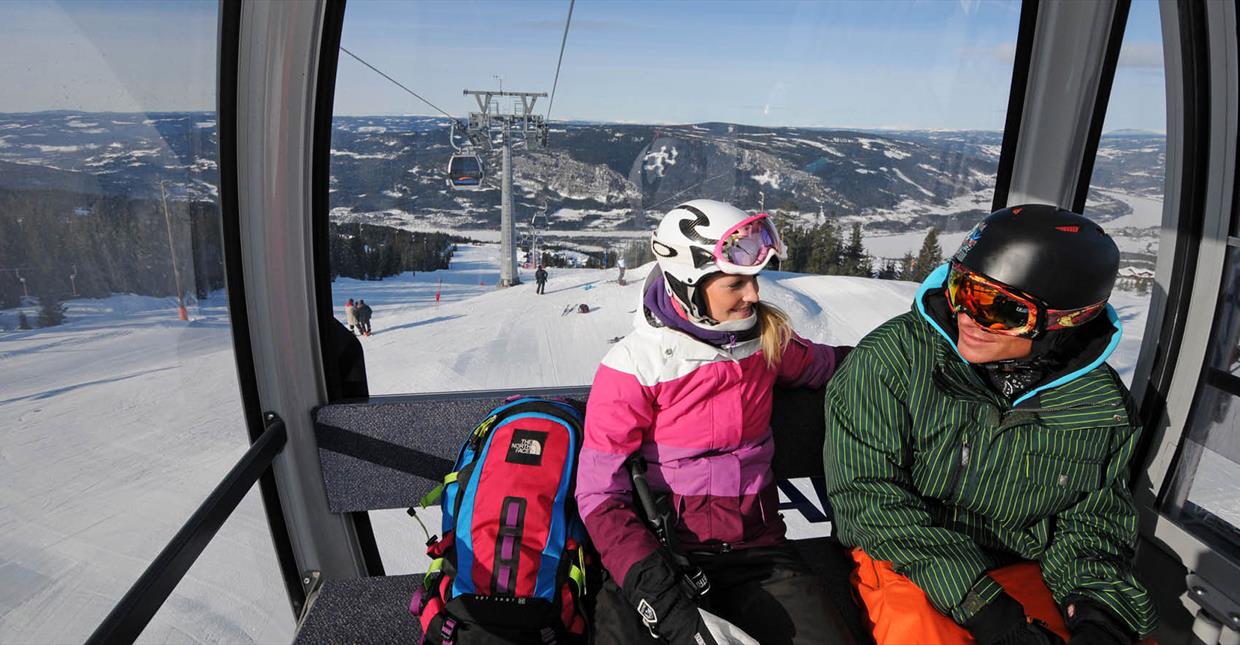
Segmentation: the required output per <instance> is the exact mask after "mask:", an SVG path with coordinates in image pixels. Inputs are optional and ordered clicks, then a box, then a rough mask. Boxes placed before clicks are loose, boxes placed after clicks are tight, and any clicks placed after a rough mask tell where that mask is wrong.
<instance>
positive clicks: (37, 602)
mask: <svg viewBox="0 0 1240 645" xmlns="http://www.w3.org/2000/svg"><path fill="white" fill-rule="evenodd" d="M497 255H498V247H496V246H493V245H481V246H465V247H461V248H460V249H459V250H458V253H457V254H456V256H455V257H454V259H453V264H452V268H451V269H450V270H448V271H439V272H430V273H419V274H417V275H412V276H411V275H409V274H405V275H402V276H399V277H397V278H396V279H389V280H385V281H381V282H372V281H355V280H347V279H339V280H337V281H336V282H335V283H334V284H333V290H334V298H333V299H334V301H335V305H336V307H337V311H338V312H340V307H341V305H342V303H343V302H344V300H345V299H346V298H350V297H352V298H364V299H365V300H366V301H367V302H368V303H369V304H371V305H372V307H373V308H374V310H375V315H374V319H373V328H374V330H375V333H374V335H373V336H371V337H368V338H363V339H361V340H362V342H363V346H364V348H365V351H366V363H367V368H368V374H369V378H370V386H371V390H372V393H376V394H378V393H410V392H418V393H423V392H435V391H449V390H467V389H476V388H507V387H525V386H553V385H584V384H588V383H589V382H590V380H591V379H592V376H593V373H594V369H595V367H596V365H597V363H598V361H599V359H600V358H601V357H602V356H603V354H604V353H605V352H606V351H607V349H608V348H609V347H610V346H611V345H610V344H609V341H610V340H611V339H613V338H616V337H618V336H622V335H624V334H626V333H628V331H629V329H630V327H631V320H632V317H633V315H634V312H635V310H636V307H637V302H638V297H639V292H638V290H639V282H640V278H642V277H644V276H645V273H646V271H647V270H648V269H649V267H641V268H636V269H633V270H631V271H630V273H629V276H630V278H631V279H632V282H630V284H628V285H627V286H623V287H622V286H620V285H619V284H617V283H616V282H615V272H614V270H613V271H605V270H567V269H565V270H553V271H552V273H551V277H550V281H549V282H548V284H547V293H546V294H545V295H542V296H538V295H536V294H535V293H534V287H533V285H532V284H524V285H520V286H517V287H514V288H511V289H505V290H496V289H495V287H494V285H495V282H496V280H497V279H498V277H499V270H498V262H497ZM523 279H525V280H529V276H528V275H525V274H523ZM761 285H762V295H763V297H764V298H765V299H767V300H770V301H772V302H775V303H776V304H778V305H780V306H782V307H783V308H785V309H786V310H787V311H788V312H789V313H790V314H791V316H792V318H793V321H794V323H795V326H796V328H797V329H798V330H799V331H800V332H801V333H802V334H803V335H805V336H806V337H808V338H810V339H813V340H816V341H821V342H827V343H835V344H853V343H855V342H857V341H858V340H859V339H860V338H861V337H862V336H863V335H864V334H865V333H866V332H867V331H869V330H870V329H872V328H873V327H874V326H876V325H877V324H879V323H880V322H882V321H883V320H885V319H887V318H889V317H891V316H893V315H896V314H899V313H901V312H904V311H906V310H907V309H908V306H909V303H910V301H911V298H912V295H913V293H914V291H915V288H916V285H913V284H910V283H904V282H895V281H878V280H868V279H862V278H842V277H822V276H807V275H797V274H787V273H769V274H764V275H763V279H762V283H761ZM436 292H438V293H439V294H440V301H439V303H438V304H436V302H435V294H436ZM67 304H68V307H69V310H68V321H67V323H66V324H65V325H63V326H60V327H55V328H49V329H45V330H44V329H36V330H27V331H15V332H14V331H10V332H0V364H2V365H3V369H2V370H0V392H3V394H2V395H0V397H2V398H0V417H2V418H4V419H6V420H8V423H5V424H3V425H2V426H0V536H2V537H0V554H3V557H2V559H0V589H3V590H4V592H3V593H0V642H5V643H8V642H22V643H51V642H70V641H80V640H82V639H84V638H85V637H86V636H87V635H88V634H89V633H90V631H91V630H92V629H93V628H94V626H95V625H96V624H97V623H98V622H99V621H100V620H102V618H103V617H104V615H105V614H106V612H107V611H108V609H109V608H110V607H112V606H113V605H114V604H115V603H116V601H117V600H118V599H119V598H120V595H121V594H122V593H123V591H124V590H125V589H126V588H127V587H128V586H129V585H130V584H132V582H133V581H134V580H135V579H136V577H137V576H138V574H139V573H140V572H141V571H142V570H143V568H144V567H145V566H146V565H147V564H148V563H149V562H150V560H151V559H153V558H154V556H155V554H156V553H157V552H158V550H159V549H160V548H161V547H162V546H163V545H164V544H165V543H166V542H167V540H168V539H169V538H170V537H171V536H172V534H173V533H174V532H175V531H176V529H177V528H178V527H179V526H180V525H181V523H182V522H183V521H184V520H185V519H186V518H187V517H188V516H189V514H190V513H191V512H192V510H193V509H194V508H195V507H197V505H198V504H199V503H200V502H201V501H202V499H203V498H204V497H205V496H206V495H207V493H208V492H209V491H210V489H211V488H212V487H213V486H214V485H215V484H216V483H217V482H218V481H219V480H220V478H221V477H222V476H223V474H224V473H225V472H226V471H227V469H228V468H229V467H230V466H231V465H232V464H233V463H234V462H235V461H236V459H237V458H238V457H239V456H240V455H241V453H242V452H243V451H244V448H245V443H246V438H245V429H244V427H243V425H242V415H241V405H240V401H239V395H238V392H237V386H236V367H235V363H234V360H233V355H232V350H231V338H230V335H229V321H228V317H227V311H226V308H225V303H224V301H223V297H222V294H215V295H214V296H213V297H212V298H210V299H208V300H206V301H204V302H203V303H201V304H200V306H198V307H197V308H194V309H192V310H191V317H192V318H193V320H191V321H190V322H189V323H183V322H179V321H177V320H176V319H175V310H174V308H173V306H172V303H171V302H170V301H169V300H166V299H158V298H143V297H137V296H124V295H118V296H113V297H110V298H106V299H102V300H71V301H69V302H68V303H67ZM580 304H585V305H587V306H588V307H589V308H590V312H589V313H585V314H583V313H576V306H577V305H580ZM1116 305H1117V307H1118V308H1119V310H1120V312H1121V315H1122V316H1123V317H1124V320H1125V324H1126V325H1127V326H1128V329H1129V333H1128V334H1127V335H1126V337H1125V339H1124V341H1123V343H1122V345H1121V347H1120V351H1119V353H1118V354H1117V355H1116V360H1115V361H1114V363H1115V364H1116V365H1117V367H1119V368H1120V369H1121V371H1122V372H1123V374H1124V375H1125V378H1130V377H1131V372H1132V364H1133V363H1134V362H1135V359H1136V352H1137V348H1138V347H1139V344H1140V336H1141V333H1142V329H1143V327H1144V318H1145V311H1144V302H1143V301H1141V300H1139V299H1137V298H1135V297H1129V296H1127V295H1124V294H1121V295H1119V296H1118V297H1117V302H1116ZM566 312H567V313H566ZM339 315H340V317H341V318H342V319H343V313H342V312H341V313H339ZM15 316H16V313H15V312H14V311H11V310H10V311H5V312H0V321H2V324H3V325H4V326H6V327H10V328H11V327H12V321H13V319H14V318H15ZM812 498H813V497H812V494H811V499H812ZM374 515H375V528H376V533H377V536H378V539H379V542H380V549H381V552H382V553H383V554H384V557H385V561H386V562H388V563H390V566H388V570H389V572H401V571H412V570H417V569H419V568H420V566H421V565H420V563H419V561H418V560H417V558H416V557H415V554H416V553H417V551H418V548H417V545H419V544H420V543H421V539H419V538H418V537H417V535H418V534H419V529H417V528H416V525H414V524H413V523H412V522H411V521H410V520H409V518H408V517H407V516H405V515H404V513H403V511H397V512H386V513H376V514H374ZM430 519H431V522H432V530H434V528H433V525H434V524H437V521H436V519H435V518H434V517H432V518H430ZM790 525H791V526H792V529H793V530H794V531H796V530H798V526H797V522H796V519H795V518H793V519H791V520H790ZM225 608H227V610H226V611H225ZM238 616H239V617H241V618H240V619H237V618H235V617H238ZM66 617H70V618H69V619H68V620H66ZM273 617H274V618H275V622H272V620H273ZM287 617H288V609H287V605H286V601H285V597H284V592H283V589H282V588H281V583H280V578H279V575H278V571H277V569H276V563H275V560H274V556H273V554H272V546H271V539H270V536H269V532H268V530H267V528H266V525H265V518H264V516H263V513H262V509H261V507H260V505H259V502H258V499H257V496H256V495H255V494H251V495H250V496H249V497H248V498H247V499H246V500H245V501H244V502H243V503H242V505H241V506H240V507H239V509H238V510H237V512H236V513H235V514H234V515H233V517H232V518H231V519H230V520H229V522H228V523H227V524H226V525H225V526H224V528H223V529H222V530H221V533H220V536H219V538H217V540H216V541H215V542H214V543H212V545H211V546H210V547H209V548H208V549H207V551H206V552H205V553H204V554H203V556H202V558H201V559H200V560H199V562H198V563H197V565H196V566H195V567H194V568H193V569H191V570H190V572H189V574H188V575H187V577H186V578H185V580H184V581H183V582H182V583H181V585H180V586H179V587H177V589H176V591H175V592H174V593H173V595H172V596H171V598H170V600H169V602H168V604H166V605H165V606H164V608H163V610H162V611H161V612H160V614H159V615H157V616H156V618H155V621H154V622H153V623H152V624H151V626H150V627H149V628H148V629H147V631H146V632H145V633H144V634H143V637H142V641H144V642H168V641H176V642H184V641H201V642H230V643H231V642H276V641H287V640H289V639H290V637H291V629H292V625H291V621H286V620H285V619H286V618H287Z"/></svg>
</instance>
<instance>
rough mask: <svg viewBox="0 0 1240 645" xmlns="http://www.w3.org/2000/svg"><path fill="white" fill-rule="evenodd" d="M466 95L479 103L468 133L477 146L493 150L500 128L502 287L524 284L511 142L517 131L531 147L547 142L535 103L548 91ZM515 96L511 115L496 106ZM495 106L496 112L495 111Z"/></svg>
mask: <svg viewBox="0 0 1240 645" xmlns="http://www.w3.org/2000/svg"><path fill="white" fill-rule="evenodd" d="M464 94H466V95H469V96H473V97H474V100H476V101H477V102H478V110H479V111H478V112H471V113H470V115H469V136H470V139H471V140H472V141H474V144H475V145H479V146H480V147H483V148H486V149H488V150H489V149H491V147H492V145H493V141H492V137H493V134H494V133H495V131H496V130H498V131H499V135H500V140H499V143H500V145H502V146H503V151H502V156H501V159H502V160H503V161H502V167H501V168H500V235H499V240H500V265H499V266H500V273H499V284H498V286H500V287H511V286H513V285H516V284H520V283H521V279H520V278H519V277H518V274H517V245H516V220H515V219H514V218H513V214H512V144H513V135H514V134H516V133H517V132H518V131H519V132H520V134H521V139H522V140H524V141H525V143H526V146H527V147H528V146H529V145H530V142H531V135H532V140H533V142H534V144H535V145H544V146H545V145H546V144H547V124H546V123H545V122H544V121H543V118H542V117H541V116H539V115H537V114H534V103H535V102H537V101H538V99H539V98H540V97H545V96H547V93H546V92H504V91H502V90H501V91H495V90H465V91H464ZM505 96H515V97H517V98H518V99H520V101H521V106H520V109H519V110H518V109H517V107H516V106H515V105H514V107H513V112H512V114H500V113H499V108H498V107H496V106H495V104H494V103H493V101H494V100H495V99H498V98H501V97H505ZM492 108H494V112H492Z"/></svg>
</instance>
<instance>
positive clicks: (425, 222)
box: [0, 111, 1166, 233]
mask: <svg viewBox="0 0 1240 645" xmlns="http://www.w3.org/2000/svg"><path fill="white" fill-rule="evenodd" d="M215 125H216V124H215V116H214V114H213V113H200V112H190V113H158V114H116V113H81V112H66V111H57V112H40V113H23V114H0V163H2V164H3V165H2V166H0V188H11V189H16V190H26V189H30V188H31V187H32V186H39V185H43V184H51V185H54V186H55V187H56V189H58V190H69V191H81V192H83V193H85V194H94V192H101V193H104V194H108V195H130V196H142V197H152V196H156V195H158V192H159V183H160V182H161V181H165V182H167V187H168V190H169V193H170V197H171V198H172V199H174V200H191V201H214V200H215V199H216V197H217V192H218V191H217V185H218V170H217V167H216V151H217V136H216V132H215ZM448 138H449V121H448V119H447V118H444V117H430V116H374V117H355V116H350V117H338V118H336V119H335V120H334V123H333V129H332V157H331V170H332V172H331V180H330V181H331V186H330V191H331V207H332V215H333V218H334V219H335V220H337V221H360V222H367V221H374V222H376V223H379V221H380V220H382V221H386V222H389V223H390V222H394V221H395V222H404V223H407V224H409V225H411V226H420V227H423V228H427V227H433V228H436V229H443V228H447V229H457V230H470V229H485V228H491V229H493V228H496V227H497V226H498V221H499V208H498V207H499V198H500V195H499V193H500V191H499V181H498V170H499V154H498V149H496V150H492V151H490V152H482V153H480V154H481V156H482V157H483V159H484V162H485V163H486V167H487V171H488V177H487V179H486V180H485V182H484V189H483V190H480V191H477V192H457V191H453V190H450V189H449V188H448V187H447V186H446V185H445V177H446V168H447V165H448V160H449V159H450V157H451V155H452V154H453V148H452V147H451V145H450V144H449V141H448ZM1001 142H1002V134H1001V133H999V132H989V131H954V130H925V131H897V130H892V131H862V130H843V129H825V128H798V127H760V126H750V125H737V124H727V123H699V124H685V125H662V124H660V125H641V124H619V123H587V122H556V123H553V124H552V126H551V132H550V146H549V147H548V148H546V149H540V148H536V147H535V148H531V149H528V150H527V149H525V147H524V144H521V145H519V146H518V149H517V151H516V153H515V154H514V155H513V163H514V189H515V195H514V197H515V202H516V210H517V216H518V218H519V220H522V221H524V220H527V219H528V218H529V217H530V216H531V215H532V214H533V213H534V212H536V211H538V210H539V209H541V208H542V207H543V205H544V204H545V205H546V206H547V209H548V212H549V220H550V223H551V225H552V227H553V228H555V229H557V230H564V231H581V232H591V231H593V232H599V233H605V232H607V231H622V230H625V229H632V228H639V227H640V228H644V227H645V226H646V225H647V219H646V216H647V215H654V214H657V213H659V212H661V211H663V210H666V209H667V208H670V207H671V206H673V205H674V204H675V202H677V201H680V200H685V199H691V198H696V197H709V198H714V199H720V200H725V201H730V202H732V203H735V204H737V205H738V206H740V207H742V208H746V209H751V210H756V209H759V208H764V209H766V210H779V211H780V212H781V213H783V214H785V215H786V216H787V218H788V219H787V220H786V221H793V222H795V221H797V220H801V221H807V222H808V221H817V220H818V219H820V218H821V217H826V218H837V219H840V220H843V221H862V222H863V223H864V225H865V226H866V228H867V229H868V230H884V231H889V232H903V231H911V230H923V229H924V228H926V227H927V226H931V225H934V226H939V227H941V228H943V229H945V230H959V229H961V228H963V227H965V226H967V225H969V224H970V223H971V222H973V221H975V220H976V219H977V217H978V216H979V215H980V214H982V213H985V212H986V211H988V210H989V208H990V198H991V194H992V191H993V185H994V173H995V169H996V167H997V165H998V154H999V147H1000V144H1001ZM1165 150H1166V145H1165V136H1164V135H1161V134H1158V133H1136V132H1117V133H1108V134H1107V135H1106V136H1104V137H1102V141H1101V144H1100V148H1099V154H1098V159H1097V162H1096V164H1095V175H1094V186H1095V187H1096V188H1103V189H1107V190H1112V191H1121V192H1126V193H1131V194H1137V195H1146V196H1151V195H1157V194H1160V193H1161V190H1162V182H1163V166H1164V164H1165V156H1166V153H1165ZM36 168H42V169H43V170H35V169H36ZM56 171H61V172H60V173H59V174H58V173H57V172H56ZM92 191H93V192H92ZM1090 204H1091V212H1090V213H1089V214H1090V215H1091V216H1094V217H1096V218H1098V219H1099V220H1101V221H1106V220H1109V219H1111V218H1113V217H1116V216H1119V215H1123V214H1125V212H1126V211H1125V209H1127V208H1128V207H1127V206H1126V205H1125V204H1124V203H1123V202H1122V201H1119V200H1116V199H1114V198H1112V197H1109V196H1107V195H1104V194H1101V193H1097V192H1095V193H1093V194H1091V197H1090Z"/></svg>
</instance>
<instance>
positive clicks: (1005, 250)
mask: <svg viewBox="0 0 1240 645" xmlns="http://www.w3.org/2000/svg"><path fill="white" fill-rule="evenodd" d="M952 259H953V260H955V261H956V262H959V263H960V264H962V265H964V266H965V267H966V268H968V269H969V270H971V271H974V272H976V273H980V274H982V275H984V276H986V277H988V278H991V279H993V280H998V281H999V282H1002V283H1003V284H1006V285H1008V286H1009V287H1013V288H1015V289H1019V290H1020V291H1023V292H1025V293H1027V294H1029V295H1031V296H1033V297H1035V298H1037V299H1038V300H1041V301H1042V302H1043V303H1045V304H1046V306H1048V307H1050V308H1051V309H1079V308H1081V307H1087V306H1089V305H1092V304H1095V303H1099V302H1102V301H1104V300H1106V299H1108V298H1110V297H1111V288H1112V287H1114V286H1115V275H1116V272H1117V271H1118V270H1119V248H1118V247H1116V246H1115V241H1114V240H1112V239H1111V236H1109V235H1107V234H1106V232H1104V231H1103V230H1102V227H1101V226H1098V225H1097V224H1095V223H1094V222H1093V221H1092V220H1090V219H1088V218H1086V217H1085V216H1083V215H1078V214H1076V213H1073V212H1072V211H1067V210H1064V209H1062V208H1058V207H1055V206H1048V205H1045V204H1026V205H1023V206H1011V207H1008V208H1004V209H1002V210H997V211H995V212H993V213H991V214H990V215H989V216H987V217H986V219H984V220H982V221H981V222H979V223H978V225H977V226H975V227H974V228H973V231H972V232H971V233H969V235H968V237H966V238H965V239H964V242H963V243H961V245H960V249H959V250H958V251H956V254H955V255H954V256H952Z"/></svg>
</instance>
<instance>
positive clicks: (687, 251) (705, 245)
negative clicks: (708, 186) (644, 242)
mask: <svg viewBox="0 0 1240 645" xmlns="http://www.w3.org/2000/svg"><path fill="white" fill-rule="evenodd" d="M650 249H651V250H652V251H653V252H654V256H655V258H656V259H657V261H658V263H659V269H660V270H662V272H663V278H664V281H665V282H666V283H667V291H668V293H669V294H670V295H671V296H672V297H673V298H675V299H676V301H677V302H679V303H680V305H681V306H682V307H684V309H685V313H687V314H688V315H689V317H690V318H691V319H693V320H694V321H696V322H705V323H709V324H714V323H715V322H716V321H714V320H712V319H711V318H710V316H709V314H708V312H707V308H706V300H705V296H704V294H703V293H702V292H701V291H699V289H698V287H699V286H701V284H702V281H703V280H705V279H706V277H707V276H709V275H710V274H712V273H728V274H732V275H756V274H757V273H759V272H760V271H762V270H763V269H765V268H766V266H767V265H768V264H769V263H770V262H771V260H772V259H782V258H783V257H784V255H785V251H784V245H783V242H782V241H781V240H780V239H779V233H778V232H776V231H775V225H774V223H772V222H771V219H770V217H768V216H767V214H766V213H758V214H757V215H750V214H749V213H746V212H745V211H742V210H740V209H739V208H736V207H735V206H732V205H731V204H725V203H723V202H717V201H714V200H712V199H695V200H693V201H690V202H685V203H684V204H681V205H679V206H677V207H676V208H673V209H672V210H670V211H668V213H667V215H664V216H663V221H661V222H659V226H658V227H657V228H656V229H655V231H654V235H652V236H651V238H650Z"/></svg>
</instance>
